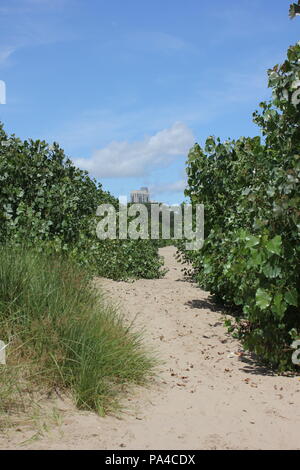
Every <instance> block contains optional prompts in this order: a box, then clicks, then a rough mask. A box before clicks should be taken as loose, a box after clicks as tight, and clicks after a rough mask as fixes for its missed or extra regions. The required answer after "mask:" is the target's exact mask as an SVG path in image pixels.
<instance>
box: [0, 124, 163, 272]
mask: <svg viewBox="0 0 300 470" xmlns="http://www.w3.org/2000/svg"><path fill="white" fill-rule="evenodd" d="M0 143H1V145H0V243H8V242H9V243H10V244H11V245H22V244H23V243H24V241H26V244H27V245H30V246H32V247H34V248H38V249H39V250H41V251H42V252H44V251H47V252H48V253H51V252H56V253H66V254H67V255H68V256H71V257H72V258H73V259H74V260H76V261H77V262H78V263H79V264H80V265H81V266H83V267H85V268H86V269H89V270H90V271H91V272H93V273H94V274H96V275H101V276H107V277H112V278H114V279H124V278H130V277H144V278H151V277H153V278H157V277H160V276H161V275H162V272H161V269H160V268H161V265H162V262H161V260H160V258H159V256H158V244H157V243H155V242H152V241H151V240H137V241H131V240H123V241H114V240H99V239H98V238H97V236H96V226H97V223H98V222H99V218H98V217H96V210H97V207H98V206H99V205H100V204H107V203H110V204H112V205H113V206H114V207H116V208H117V207H118V201H117V199H116V198H114V197H113V196H112V195H111V194H110V193H108V192H106V191H104V190H103V188H102V185H101V184H99V183H97V182H96V181H95V180H93V179H92V178H90V177H89V175H88V173H87V172H85V171H82V170H80V169H78V168H76V167H75V166H74V165H73V164H72V162H71V160H70V159H69V158H67V157H66V156H65V154H64V151H63V150H62V149H61V148H60V147H59V145H58V144H56V143H54V145H53V146H51V147H50V146H49V145H48V144H47V143H46V142H44V141H39V140H37V141H33V140H28V141H26V140H25V141H24V142H23V141H21V140H20V139H17V138H16V137H15V136H11V137H10V138H9V137H8V136H7V135H6V133H5V132H4V130H3V126H2V125H1V124H0Z"/></svg>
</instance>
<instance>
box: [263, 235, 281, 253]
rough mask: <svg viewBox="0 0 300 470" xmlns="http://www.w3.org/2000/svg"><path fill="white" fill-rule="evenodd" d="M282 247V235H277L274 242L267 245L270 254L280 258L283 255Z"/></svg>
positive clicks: (273, 239)
mask: <svg viewBox="0 0 300 470" xmlns="http://www.w3.org/2000/svg"><path fill="white" fill-rule="evenodd" d="M281 246H282V240H281V236H280V235H276V237H274V238H272V240H270V241H268V243H267V244H266V248H267V250H268V251H269V252H270V253H273V254H275V255H278V256H280V255H281Z"/></svg>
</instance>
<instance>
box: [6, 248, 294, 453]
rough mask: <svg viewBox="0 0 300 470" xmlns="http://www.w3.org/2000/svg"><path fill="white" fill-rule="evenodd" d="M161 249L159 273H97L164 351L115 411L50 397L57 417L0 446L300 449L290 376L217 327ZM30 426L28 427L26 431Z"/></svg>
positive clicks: (214, 315) (205, 298)
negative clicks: (129, 279)
mask: <svg viewBox="0 0 300 470" xmlns="http://www.w3.org/2000/svg"><path fill="white" fill-rule="evenodd" d="M174 253H175V249H174V248H172V247H167V248H163V249H162V250H161V254H162V255H163V256H164V257H165V264H166V266H167V267H168V268H169V272H168V273H167V275H166V276H165V278H164V279H159V280H139V281H136V282H134V283H125V282H114V281H111V280H108V279H100V280H98V281H97V282H99V283H100V284H101V285H102V286H103V287H104V289H105V290H106V291H107V292H108V293H109V294H110V295H111V296H112V297H113V298H114V299H115V300H116V301H117V302H118V303H120V305H121V309H122V310H123V311H124V313H125V314H126V317H127V318H128V320H129V321H131V320H132V319H134V318H135V321H136V324H137V326H139V327H141V326H142V327H144V329H145V341H146V343H147V344H148V345H150V346H151V347H152V346H153V347H154V348H155V349H156V350H157V351H158V354H159V356H160V358H162V360H164V364H163V365H162V366H161V367H160V371H159V374H158V378H157V379H155V380H153V382H152V383H151V384H150V386H149V388H147V389H145V388H137V389H135V391H134V393H130V394H128V397H129V398H128V399H125V400H124V407H125V409H124V413H123V415H122V418H121V419H119V418H116V417H112V416H109V417H106V418H100V417H98V416H96V415H95V414H93V413H81V412H78V411H77V410H75V409H74V407H73V406H72V405H70V403H69V402H68V401H61V402H60V409H61V410H62V411H61V413H62V421H61V423H60V425H59V426H56V427H54V428H53V429H52V430H50V431H49V432H46V433H44V435H42V437H41V438H40V439H38V440H33V441H30V442H29V443H27V445H22V446H21V445H20V443H21V442H22V441H24V439H25V438H28V437H29V436H30V433H29V432H28V431H26V432H25V431H22V430H20V432H15V433H14V434H11V435H10V437H9V438H8V437H5V438H4V439H2V440H1V439H0V448H2V449H3V448H16V447H17V448H31V449H300V406H299V404H300V379H299V377H278V376H273V375H272V374H271V373H270V372H269V371H268V370H265V369H263V368H261V367H259V366H258V365H256V364H255V363H254V362H253V361H251V359H250V358H249V357H247V356H238V355H237V354H234V353H237V352H238V351H239V349H240V345H239V343H238V342H237V341H236V340H234V339H232V338H231V337H230V336H228V335H227V334H226V329H225V328H224V327H223V325H222V322H221V321H220V319H221V312H220V311H218V310H217V308H216V307H215V306H214V304H213V303H212V302H211V301H210V297H209V294H208V293H206V292H204V291H202V290H201V289H199V288H197V286H196V285H195V284H193V283H190V282H186V281H184V279H183V276H182V273H181V266H180V265H179V264H178V263H177V262H176V260H175V259H174ZM31 434H32V432H31Z"/></svg>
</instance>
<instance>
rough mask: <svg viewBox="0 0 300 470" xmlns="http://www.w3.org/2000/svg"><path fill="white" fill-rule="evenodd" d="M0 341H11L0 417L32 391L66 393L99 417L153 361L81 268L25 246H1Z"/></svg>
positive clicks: (0, 376)
mask: <svg viewBox="0 0 300 470" xmlns="http://www.w3.org/2000/svg"><path fill="white" fill-rule="evenodd" d="M0 339H2V340H4V341H5V342H10V344H9V346H8V347H7V364H6V365H0V381H1V387H0V413H1V414H2V416H3V415H5V414H7V413H10V412H12V411H13V409H14V407H15V406H17V405H18V406H19V407H20V406H21V407H22V406H23V401H22V395H23V392H24V391H25V390H26V391H28V390H30V389H31V388H33V389H35V390H36V389H42V388H44V389H46V390H52V389H55V388H59V389H60V390H67V391H70V392H71V393H72V396H73V397H74V400H75V403H76V405H77V406H78V407H79V408H81V409H90V410H95V411H96V412H98V413H99V414H101V415H103V414H105V413H106V412H108V411H111V410H113V409H115V408H116V407H117V406H118V398H119V396H120V393H121V392H122V391H123V390H124V387H125V386H126V385H127V384H129V383H140V384H141V383H144V382H145V381H146V380H147V378H148V377H149V376H150V375H152V374H153V370H154V366H155V364H156V360H155V359H154V357H153V356H152V355H151V354H150V353H149V352H148V351H146V350H144V348H143V346H142V343H141V335H140V334H139V333H136V332H134V331H132V328H131V327H128V326H126V324H125V322H124V320H123V318H122V317H121V316H120V315H119V313H118V311H117V309H116V308H115V307H114V306H113V305H112V304H111V303H110V302H109V301H108V300H107V299H106V298H105V296H104V295H103V293H101V291H99V289H96V288H95V287H93V286H92V283H91V281H90V279H89V278H88V275H87V274H86V272H85V271H83V270H82V269H80V268H79V267H78V266H76V265H75V264H73V263H72V262H71V261H69V260H67V259H64V258H61V257H57V256H55V257H49V256H45V255H43V254H41V253H37V252H35V251H34V250H28V249H26V248H11V247H8V246H2V247H0Z"/></svg>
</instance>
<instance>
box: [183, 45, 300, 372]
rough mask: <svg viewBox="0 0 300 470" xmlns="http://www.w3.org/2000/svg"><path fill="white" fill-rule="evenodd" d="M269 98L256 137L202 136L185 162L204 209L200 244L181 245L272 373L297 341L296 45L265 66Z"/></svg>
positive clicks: (299, 116)
mask: <svg viewBox="0 0 300 470" xmlns="http://www.w3.org/2000/svg"><path fill="white" fill-rule="evenodd" d="M268 74H269V86H270V87H272V89H273V99H272V101H271V102H269V103H265V102H264V103H260V107H261V109H262V112H261V113H258V112H256V113H254V121H255V122H256V123H257V124H258V125H259V126H260V127H261V128H262V132H263V136H264V141H263V142H262V141H261V139H260V138H259V137H254V138H244V137H243V138H240V139H238V140H236V141H235V140H229V141H226V142H224V143H222V142H221V141H220V139H216V138H214V137H209V138H208V139H207V141H206V145H205V149H204V151H203V150H202V149H201V148H200V146H199V145H198V144H196V145H195V146H194V147H193V149H192V150H191V151H190V153H189V157H188V162H187V174H188V189H187V191H186V195H187V196H189V197H190V199H191V202H192V203H202V204H204V206H205V238H206V240H205V243H204V247H203V249H202V250H201V251H199V252H185V251H184V249H183V244H181V250H182V252H183V256H184V258H185V259H186V260H189V261H191V262H192V263H193V266H194V268H195V276H196V278H197V280H198V282H199V283H200V285H201V286H203V287H204V288H206V289H208V290H209V291H210V292H212V293H213V294H215V295H216V296H217V297H218V298H220V299H222V300H223V301H225V302H227V303H229V304H230V305H234V306H238V307H239V308H240V309H241V315H240V320H239V322H238V325H237V332H238V335H239V336H240V338H241V339H242V341H243V343H244V345H245V348H247V349H249V350H251V351H254V352H255V353H257V354H258V355H260V357H261V358H263V359H264V360H266V361H267V362H268V363H269V364H270V365H272V366H274V367H277V368H279V369H280V370H285V369H290V368H292V367H293V364H292V362H291V356H292V352H291V348H290V344H291V342H292V339H296V338H299V337H300V311H299V300H300V297H299V294H300V269H299V266H300V246H299V237H300V210H299V207H300V194H299V181H300V128H299V122H300V105H299V102H300V99H298V98H297V97H298V95H297V91H296V90H297V89H298V90H299V92H300V43H297V44H296V45H295V46H292V47H290V48H289V50H288V54H287V59H286V61H285V62H284V63H283V64H282V65H281V66H279V65H276V66H275V67H274V68H273V69H272V70H269V72H268Z"/></svg>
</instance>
